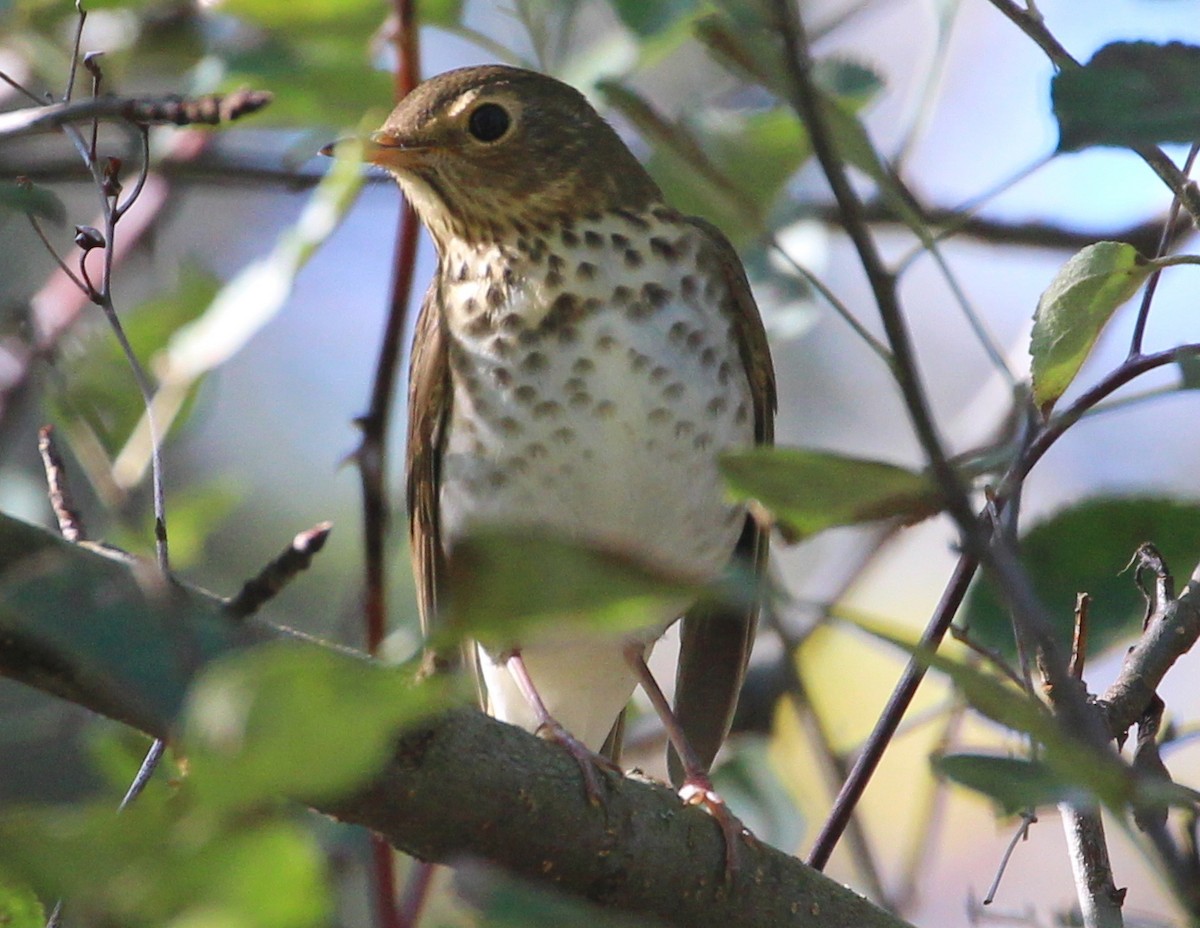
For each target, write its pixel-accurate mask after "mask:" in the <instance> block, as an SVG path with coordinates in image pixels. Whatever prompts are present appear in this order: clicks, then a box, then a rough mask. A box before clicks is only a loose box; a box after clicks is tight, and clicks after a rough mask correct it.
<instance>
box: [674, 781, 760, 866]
mask: <svg viewBox="0 0 1200 928" xmlns="http://www.w3.org/2000/svg"><path fill="white" fill-rule="evenodd" d="M679 798H680V799H681V800H683V802H684V804H685V805H689V806H700V807H701V808H702V809H704V811H705V812H707V813H708V814H709V815H711V816H712V817H713V818H714V819H716V821H717V825H718V826H719V827H720V829H721V835H722V837H723V838H724V839H725V885H726V886H730V885H732V884H733V878H734V877H735V876H736V875H737V872H738V869H739V866H740V860H739V857H738V841H739V839H740V840H741V841H744V842H746V843H747V844H749V845H751V846H754V845H756V844H757V843H758V839H757V838H755V837H754V835H753V834H752V833H751V832H750V829H749V828H747V827H746V826H745V825H743V824H742V820H741V819H739V818H738V817H737V816H736V815H734V814H733V813H732V812H730V811H729V806H727V805H726V804H725V800H724V799H722V798H721V794H720V793H718V792H717V791H716V790H715V789H714V788H713V785H712V780H710V779H709V778H708V776H707V775H706V774H703V773H692V774H689V775H688V777H687V779H686V780H684V781H683V786H682V787H680V789H679Z"/></svg>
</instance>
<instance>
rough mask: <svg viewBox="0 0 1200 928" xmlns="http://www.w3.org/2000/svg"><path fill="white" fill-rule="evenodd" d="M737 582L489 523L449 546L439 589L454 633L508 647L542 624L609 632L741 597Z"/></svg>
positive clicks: (649, 623)
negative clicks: (712, 600)
mask: <svg viewBox="0 0 1200 928" xmlns="http://www.w3.org/2000/svg"><path fill="white" fill-rule="evenodd" d="M737 584H738V581H737V580H735V581H734V583H733V587H732V588H731V589H727V590H715V589H714V588H713V587H712V586H711V585H706V584H705V583H704V580H703V578H698V577H694V576H686V575H680V574H677V573H673V572H668V571H665V570H661V569H658V568H656V567H654V566H652V565H649V564H647V563H646V562H645V561H643V560H640V559H637V558H635V557H632V556H631V555H629V554H627V553H625V552H621V551H612V550H604V549H601V548H597V547H592V546H585V545H581V544H578V543H573V542H571V541H569V540H567V539H565V538H562V537H558V536H554V535H551V534H547V533H544V532H539V531H536V530H532V529H529V528H494V529H482V530H479V531H476V532H474V533H472V534H470V535H468V536H467V537H465V538H464V539H463V540H462V541H460V542H458V543H457V544H456V545H455V546H454V547H453V549H452V550H451V552H450V558H449V577H448V579H447V584H446V588H447V590H449V596H450V603H449V616H450V619H451V622H452V625H453V629H454V631H456V632H457V633H459V634H467V635H471V636H473V637H478V638H482V639H484V640H486V641H490V642H496V643H499V644H507V643H510V642H511V641H512V640H513V636H516V635H518V634H519V633H520V632H521V630H522V629H527V628H529V627H530V626H537V625H539V624H542V623H546V622H548V621H553V622H554V624H555V626H561V625H564V624H566V623H572V625H573V626H574V627H576V628H581V629H590V630H592V631H595V632H598V633H599V632H612V633H613V634H617V633H620V632H626V631H630V630H632V629H638V628H643V627H645V626H647V625H653V624H655V623H658V622H663V623H665V622H668V621H670V620H671V619H672V618H674V617H675V616H676V615H678V613H679V612H680V611H682V609H683V607H685V606H687V605H688V604H689V603H690V602H692V601H693V600H695V599H697V598H699V597H700V596H702V595H705V594H709V595H714V596H723V597H724V598H738V597H740V596H741V595H748V593H747V592H746V591H744V590H739V589H738V588H737ZM546 631H547V633H548V634H553V629H550V628H547V629H546Z"/></svg>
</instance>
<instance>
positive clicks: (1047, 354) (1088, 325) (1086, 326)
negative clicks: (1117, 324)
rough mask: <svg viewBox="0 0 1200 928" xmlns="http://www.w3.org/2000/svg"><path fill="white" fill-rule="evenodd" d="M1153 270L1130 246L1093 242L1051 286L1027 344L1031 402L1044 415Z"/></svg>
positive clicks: (1045, 295)
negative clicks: (1032, 401)
mask: <svg viewBox="0 0 1200 928" xmlns="http://www.w3.org/2000/svg"><path fill="white" fill-rule="evenodd" d="M1152 270H1153V266H1152V265H1151V264H1150V263H1149V262H1148V261H1147V260H1146V259H1145V258H1143V257H1142V256H1141V254H1139V253H1138V251H1137V249H1136V248H1134V247H1133V246H1132V245H1127V244H1125V243H1124V242H1097V243H1096V244H1095V245H1088V246H1087V247H1086V248H1084V249H1083V250H1082V251H1080V252H1078V253H1077V254H1075V255H1074V256H1073V257H1072V258H1071V259H1070V260H1069V261H1068V262H1067V263H1066V264H1065V265H1063V267H1062V269H1061V270H1060V271H1059V272H1058V274H1057V275H1056V276H1055V278H1054V280H1052V281H1051V282H1050V286H1049V287H1047V288H1046V291H1045V293H1043V294H1042V296H1041V299H1039V300H1038V306H1037V312H1036V313H1035V314H1034V317H1033V335H1032V336H1031V338H1030V342H1029V353H1030V355H1031V356H1032V358H1033V361H1032V370H1033V398H1034V402H1036V403H1037V405H1038V408H1039V409H1041V410H1042V412H1043V413H1048V412H1049V410H1050V409H1051V408H1053V406H1054V403H1055V402H1056V401H1057V400H1058V398H1059V397H1060V396H1062V395H1063V392H1064V391H1065V390H1066V389H1067V387H1068V386H1070V384H1071V381H1072V380H1074V379H1075V375H1076V374H1078V373H1079V369H1080V368H1081V367H1082V366H1083V362H1084V361H1085V360H1086V359H1087V356H1088V354H1089V353H1090V352H1091V350H1092V346H1093V345H1095V343H1096V339H1097V338H1098V337H1099V335H1100V330H1101V329H1102V328H1104V326H1105V324H1106V323H1107V322H1108V320H1109V319H1111V318H1112V315H1113V313H1114V312H1116V310H1117V308H1118V307H1119V306H1120V305H1121V304H1122V303H1124V302H1125V301H1126V300H1128V299H1129V298H1130V297H1131V296H1133V294H1134V293H1136V292H1137V289H1138V288H1139V287H1140V286H1141V285H1142V282H1143V281H1145V279H1146V277H1147V276H1148V275H1149V273H1150V272H1151V271H1152Z"/></svg>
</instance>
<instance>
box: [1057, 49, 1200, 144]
mask: <svg viewBox="0 0 1200 928" xmlns="http://www.w3.org/2000/svg"><path fill="white" fill-rule="evenodd" d="M1050 96H1051V100H1052V102H1053V105H1054V116H1055V118H1056V119H1057V120H1058V129H1059V140H1058V149H1059V151H1077V150H1078V149H1081V148H1086V147H1088V146H1089V145H1117V146H1131V147H1136V146H1142V145H1159V144H1163V143H1167V142H1179V143H1188V142H1192V141H1194V140H1195V139H1198V138H1200V47H1197V46H1195V45H1185V44H1183V43H1182V42H1170V43H1168V44H1166V45H1155V44H1154V43H1152V42H1113V43H1111V44H1109V45H1105V46H1104V47H1103V48H1101V49H1100V50H1099V51H1098V52H1096V54H1095V55H1093V56H1092V60H1091V61H1089V62H1088V63H1087V64H1085V65H1083V66H1082V67H1077V68H1064V69H1063V70H1061V71H1059V72H1058V74H1056V75H1055V76H1054V78H1053V80H1052V81H1051V84H1050Z"/></svg>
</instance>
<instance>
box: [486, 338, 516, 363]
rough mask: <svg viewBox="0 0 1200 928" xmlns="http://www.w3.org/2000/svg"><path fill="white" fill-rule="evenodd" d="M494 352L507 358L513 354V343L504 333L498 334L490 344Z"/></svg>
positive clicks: (497, 355) (499, 356)
mask: <svg viewBox="0 0 1200 928" xmlns="http://www.w3.org/2000/svg"><path fill="white" fill-rule="evenodd" d="M488 347H489V348H490V349H491V352H492V354H494V355H495V356H496V357H498V358H507V357H508V356H509V355H510V354H512V343H511V342H510V341H509V340H508V339H507V338H505V337H504V336H503V335H497V336H496V337H495V338H493V339H492V340H491V342H490V343H489V344H488Z"/></svg>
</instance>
